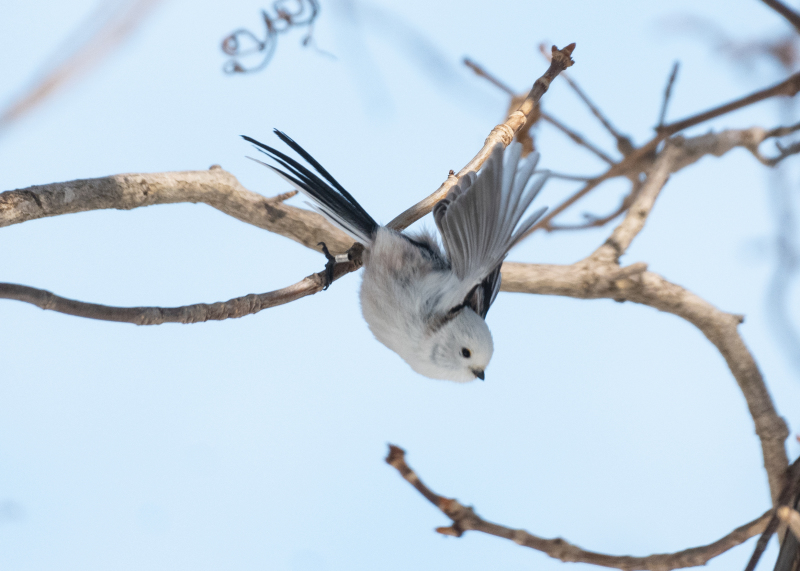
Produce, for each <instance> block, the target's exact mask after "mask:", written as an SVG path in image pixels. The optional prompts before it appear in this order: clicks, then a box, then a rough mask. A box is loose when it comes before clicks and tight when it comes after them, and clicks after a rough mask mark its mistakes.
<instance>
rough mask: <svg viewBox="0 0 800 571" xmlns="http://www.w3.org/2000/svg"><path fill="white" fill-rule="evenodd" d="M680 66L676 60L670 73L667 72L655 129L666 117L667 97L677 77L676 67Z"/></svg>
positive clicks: (669, 95) (668, 97)
mask: <svg viewBox="0 0 800 571" xmlns="http://www.w3.org/2000/svg"><path fill="white" fill-rule="evenodd" d="M680 66H681V62H679V61H676V62H675V63H674V64H673V65H672V73H670V74H669V79H668V80H667V87H666V89H664V99H663V101H662V102H661V112H660V113H659V114H658V125H657V126H656V130H658V128H659V127H661V126H662V125H663V124H664V119H666V118H667V106H668V105H669V99H670V97H671V96H672V86H673V85H674V84H675V80H676V79H677V78H678V68H679V67H680Z"/></svg>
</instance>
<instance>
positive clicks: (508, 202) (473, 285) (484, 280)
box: [433, 143, 549, 317]
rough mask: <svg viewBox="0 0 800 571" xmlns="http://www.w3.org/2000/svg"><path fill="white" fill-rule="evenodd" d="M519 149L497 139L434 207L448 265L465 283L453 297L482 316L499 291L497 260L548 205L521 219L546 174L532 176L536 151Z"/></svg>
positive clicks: (504, 254) (545, 178)
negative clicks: (476, 169)
mask: <svg viewBox="0 0 800 571" xmlns="http://www.w3.org/2000/svg"><path fill="white" fill-rule="evenodd" d="M521 153H522V145H521V144H519V143H512V144H511V145H509V147H508V149H507V150H506V151H505V153H504V152H503V145H501V144H499V143H498V144H497V145H496V146H495V147H494V149H492V153H491V155H490V156H489V159H488V160H487V161H486V163H484V166H483V168H482V169H481V171H480V173H478V174H477V175H476V174H475V173H474V172H470V173H467V175H466V176H464V177H463V178H462V179H461V182H460V183H459V185H458V186H456V187H454V188H453V189H452V190H451V191H450V192H449V193H448V194H447V197H446V198H445V199H444V200H442V201H440V202H439V203H437V204H436V206H435V207H434V209H433V216H434V220H435V221H436V226H437V227H438V228H439V232H440V233H441V235H442V242H443V244H444V248H445V251H446V252H447V256H448V258H449V261H450V265H451V267H452V269H453V271H454V272H455V274H456V275H457V276H458V278H459V280H460V281H461V283H462V284H463V287H462V288H459V291H458V292H455V293H456V295H457V296H458V297H457V299H461V300H463V302H462V303H463V304H464V305H468V306H469V307H472V309H473V310H475V312H476V313H478V314H479V315H481V316H482V317H486V312H488V311H489V306H490V305H491V304H492V302H493V301H494V299H495V298H496V297H497V292H499V291H500V266H501V265H502V263H503V260H504V259H505V257H506V255H508V251H509V250H510V249H511V248H512V247H514V245H515V244H516V243H517V242H519V240H520V239H521V238H522V236H523V235H524V234H525V232H527V231H528V230H530V228H531V227H533V225H534V224H536V221H537V220H538V219H539V218H540V217H541V216H542V214H544V212H545V210H547V209H546V208H541V209H539V210H537V211H536V212H534V213H533V214H532V215H531V216H529V217H528V218H526V219H525V220H523V221H522V222H520V220H522V216H523V215H524V214H525V211H526V210H527V209H528V206H530V204H531V202H532V201H533V199H534V198H535V197H536V194H537V193H538V192H539V190H540V189H541V188H542V186H543V185H544V183H545V181H546V180H547V176H548V174H549V173H548V172H546V171H544V172H541V173H538V175H537V176H536V177H535V178H532V177H533V171H534V169H535V168H536V163H537V162H538V160H539V154H538V153H532V154H531V155H529V156H528V157H527V158H525V159H523V160H522V161H520V155H521ZM504 158H505V160H504ZM529 183H530V184H529ZM462 290H463V291H462Z"/></svg>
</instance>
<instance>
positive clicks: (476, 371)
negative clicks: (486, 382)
mask: <svg viewBox="0 0 800 571" xmlns="http://www.w3.org/2000/svg"><path fill="white" fill-rule="evenodd" d="M472 374H473V375H475V376H476V377H477V378H479V379H480V380H483V379H484V376H485V375H484V374H483V371H482V370H481V369H472Z"/></svg>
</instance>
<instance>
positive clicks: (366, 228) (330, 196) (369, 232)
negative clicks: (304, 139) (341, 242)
mask: <svg viewBox="0 0 800 571" xmlns="http://www.w3.org/2000/svg"><path fill="white" fill-rule="evenodd" d="M275 134H276V135H278V137H280V139H281V140H282V141H284V142H285V143H286V144H287V145H289V146H290V147H291V148H292V149H293V150H294V151H295V152H297V154H299V155H300V156H301V157H302V158H303V159H305V160H306V161H307V162H308V164H310V165H311V166H312V167H313V168H314V170H316V171H317V172H318V173H319V174H321V175H322V176H323V177H324V178H325V179H326V180H327V181H328V182H329V183H330V185H333V188H331V186H330V185H329V184H327V183H326V182H325V181H323V180H322V179H320V178H319V177H318V176H317V175H316V174H314V173H313V172H311V171H310V170H309V169H308V168H306V167H305V166H304V165H302V164H301V163H299V162H298V161H296V160H294V159H293V158H291V157H289V156H287V155H285V154H284V153H282V152H280V151H278V150H277V149H274V148H272V147H270V146H268V145H265V144H264V143H261V142H259V141H256V140H255V139H253V138H252V137H248V136H246V135H242V138H243V139H244V140H246V141H248V142H250V143H253V144H254V145H256V147H257V148H258V150H259V151H261V152H262V153H264V154H266V155H267V156H269V157H270V158H271V159H273V160H274V161H275V162H277V163H278V164H279V165H281V166H282V167H284V168H285V169H286V170H287V171H289V172H285V171H282V170H280V169H278V168H275V167H273V166H271V165H267V166H269V167H270V168H272V169H273V170H275V171H276V172H277V173H278V174H280V175H281V176H283V177H285V178H286V179H288V180H289V181H290V182H291V183H293V184H295V185H297V186H298V188H300V189H301V190H303V191H304V193H305V194H307V195H308V196H309V197H310V198H312V199H313V200H314V201H315V202H317V203H318V205H319V206H320V207H321V210H322V212H323V214H332V215H333V217H332V218H333V221H334V222H336V223H337V224H338V225H339V226H341V227H342V228H343V229H344V230H347V231H348V232H350V233H351V234H361V235H363V236H365V237H367V238H370V237H372V236H373V235H374V234H375V232H376V231H377V230H378V223H377V222H375V220H374V219H373V218H372V217H371V216H370V215H369V214H368V213H367V211H366V210H364V209H363V208H362V207H361V205H360V204H359V203H358V202H357V201H356V199H355V198H353V196H352V195H351V194H350V193H349V192H347V191H346V190H345V189H344V188H343V187H342V185H340V184H339V183H338V182H337V181H336V179H334V178H333V177H332V176H331V175H330V173H328V171H327V170H325V169H324V168H323V167H322V165H320V164H319V163H318V162H317V161H316V160H315V159H314V158H313V157H312V156H311V155H310V154H309V153H308V152H307V151H306V150H305V149H303V148H302V147H301V146H300V145H298V144H297V143H296V142H294V141H293V140H292V139H291V138H290V137H288V136H287V135H285V134H284V133H282V132H281V131H278V130H277V129H275Z"/></svg>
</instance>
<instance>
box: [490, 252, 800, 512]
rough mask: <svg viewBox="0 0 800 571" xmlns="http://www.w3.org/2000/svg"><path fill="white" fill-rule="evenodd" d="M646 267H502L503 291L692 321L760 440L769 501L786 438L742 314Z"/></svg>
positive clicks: (777, 485)
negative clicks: (609, 302) (605, 302)
mask: <svg viewBox="0 0 800 571" xmlns="http://www.w3.org/2000/svg"><path fill="white" fill-rule="evenodd" d="M645 269H646V266H645V265H644V264H633V265H631V266H628V267H622V268H620V267H619V266H618V265H616V264H615V263H613V262H603V261H599V260H595V259H592V258H591V257H590V258H587V259H586V260H582V261H580V262H578V263H576V264H572V265H570V266H556V265H533V264H518V263H511V262H506V263H505V264H503V269H502V275H503V281H502V290H503V291H510V292H520V293H533V294H540V295H560V296H566V297H573V298H578V299H613V300H616V301H632V302H634V303H639V304H642V305H647V306H650V307H653V308H655V309H658V310H659V311H664V312H666V313H672V314H673V315H677V316H678V317H682V318H683V319H685V320H687V321H689V322H690V323H692V324H693V325H694V326H695V327H697V328H698V329H700V331H701V332H702V333H703V335H705V336H706V338H707V339H708V340H709V341H711V342H712V343H713V344H714V346H716V347H717V349H718V350H719V351H720V353H721V354H722V356H723V358H724V359H725V361H726V363H727V364H728V368H729V369H730V371H731V373H732V374H733V376H734V378H735V379H736V382H737V383H738V385H739V388H740V389H741V391H742V394H743V395H744V397H745V401H746V402H747V407H748V409H749V411H750V415H751V416H752V418H753V422H754V424H755V428H756V434H757V435H758V437H759V439H760V440H761V447H762V454H763V458H764V467H765V469H766V471H767V477H768V480H769V487H770V491H771V494H772V497H773V500H774V499H775V498H776V497H777V494H779V493H780V491H781V489H782V488H783V485H784V481H785V477H786V467H787V465H788V459H787V457H786V450H785V448H784V441H785V440H786V437H787V436H788V435H789V431H788V428H787V427H786V423H785V422H784V420H783V419H782V418H781V417H779V416H778V413H777V412H776V411H775V407H774V405H773V403H772V398H771V397H770V394H769V392H768V391H767V388H766V386H765V384H764V379H763V377H762V376H761V371H759V369H758V366H757V365H756V362H755V360H754V359H753V356H752V355H751V354H750V351H749V350H748V349H747V346H746V345H745V344H744V341H742V338H741V337H740V336H739V332H738V331H737V326H738V325H739V324H740V323H741V322H742V321H743V317H742V316H740V315H733V314H730V313H726V312H724V311H721V310H719V309H717V308H716V307H714V306H713V305H711V304H710V303H708V302H707V301H705V300H703V299H702V298H700V297H698V296H697V295H695V294H693V293H691V292H689V291H687V290H686V289H684V288H683V287H681V286H679V285H677V284H673V283H671V282H669V281H667V280H666V279H664V278H663V277H661V276H660V275H658V274H656V273H653V272H648V271H644V270H645Z"/></svg>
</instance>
